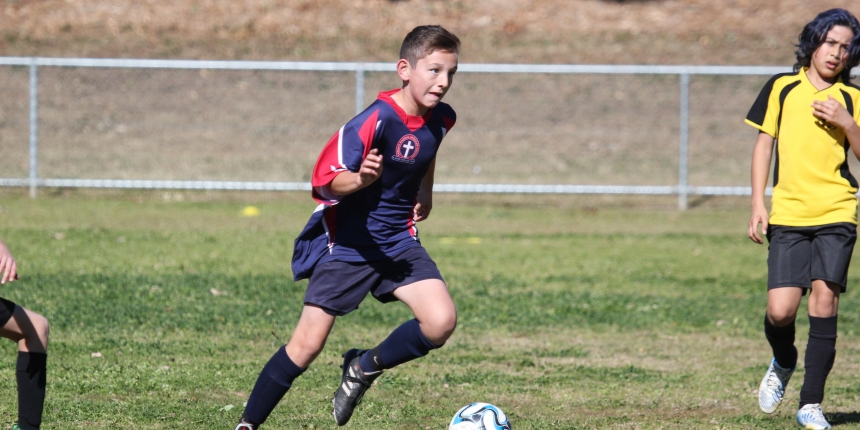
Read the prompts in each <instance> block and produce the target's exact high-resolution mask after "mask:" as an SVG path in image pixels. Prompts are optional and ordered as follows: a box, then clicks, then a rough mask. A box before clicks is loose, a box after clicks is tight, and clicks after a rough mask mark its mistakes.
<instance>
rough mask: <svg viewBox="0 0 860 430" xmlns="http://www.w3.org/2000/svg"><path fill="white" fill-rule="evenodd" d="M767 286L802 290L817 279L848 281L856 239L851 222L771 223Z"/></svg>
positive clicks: (854, 227)
mask: <svg viewBox="0 0 860 430" xmlns="http://www.w3.org/2000/svg"><path fill="white" fill-rule="evenodd" d="M767 240H768V242H769V245H768V251H769V252H768V256H767V289H768V290H770V289H773V288H781V287H800V288H803V289H804V290H803V293H804V294H806V290H807V289H809V288H812V281H813V280H816V279H819V280H822V281H827V282H833V283H836V284H839V285H841V286H842V292H843V293H844V292H845V285H846V284H847V282H848V264H849V263H851V254H852V253H853V252H854V242H856V241H857V226H856V225H854V224H851V223H836V224H825V225H817V226H811V227H786V226H781V225H771V226H770V227H768V229H767Z"/></svg>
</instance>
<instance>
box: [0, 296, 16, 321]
mask: <svg viewBox="0 0 860 430" xmlns="http://www.w3.org/2000/svg"><path fill="white" fill-rule="evenodd" d="M12 312H15V303H12V302H10V301H9V300H6V299H4V298H3V297H0V327H3V326H4V325H6V323H7V322H9V320H10V319H12Z"/></svg>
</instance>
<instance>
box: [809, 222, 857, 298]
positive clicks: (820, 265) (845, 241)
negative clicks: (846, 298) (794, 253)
mask: <svg viewBox="0 0 860 430" xmlns="http://www.w3.org/2000/svg"><path fill="white" fill-rule="evenodd" d="M856 241H857V226H856V225H854V224H850V223H838V224H828V225H823V226H820V227H817V228H816V231H815V235H814V237H813V239H812V261H811V267H810V277H811V278H812V279H813V280H815V279H820V280H822V281H827V282H833V283H836V284H839V285H840V286H841V287H842V288H841V292H843V293H844V292H845V287H846V283H847V281H848V265H849V264H850V263H851V255H852V254H853V253H854V243H855V242H856Z"/></svg>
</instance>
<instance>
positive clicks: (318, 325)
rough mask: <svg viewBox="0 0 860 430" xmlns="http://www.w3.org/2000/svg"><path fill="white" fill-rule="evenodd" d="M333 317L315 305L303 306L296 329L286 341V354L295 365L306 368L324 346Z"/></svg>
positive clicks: (332, 324)
mask: <svg viewBox="0 0 860 430" xmlns="http://www.w3.org/2000/svg"><path fill="white" fill-rule="evenodd" d="M334 321H335V317H334V316H332V315H329V314H327V313H326V312H325V311H324V310H322V309H320V308H318V307H316V306H305V307H304V309H303V310H302V315H301V317H299V322H298V324H296V329H295V331H293V335H292V336H291V337H290V341H289V342H287V346H286V349H287V355H289V356H290V358H291V359H292V360H293V363H296V365H297V366H299V367H301V368H303V369H306V368H307V367H308V366H310V364H311V363H312V362H313V361H314V360H315V359H316V358H317V356H318V355H319V354H320V352H322V350H323V348H324V347H325V342H326V339H328V335H329V333H331V329H332V327H334Z"/></svg>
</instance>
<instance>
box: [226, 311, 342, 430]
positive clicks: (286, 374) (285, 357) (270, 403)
mask: <svg viewBox="0 0 860 430" xmlns="http://www.w3.org/2000/svg"><path fill="white" fill-rule="evenodd" d="M334 321H335V317H334V316H333V315H329V314H328V313H326V312H325V311H324V310H322V309H321V308H319V307H316V306H305V307H304V309H303V310H302V315H301V317H300V318H299V323H298V324H297V326H296V330H295V331H294V332H293V335H292V336H291V337H290V341H289V342H288V343H287V344H286V345H284V346H283V347H281V348H278V350H277V351H276V352H275V354H274V355H273V356H272V358H271V359H269V362H268V363H266V366H265V367H263V371H262V372H260V376H259V377H258V378H257V382H256V383H255V384H254V389H253V390H252V391H251V396H250V397H249V398H248V404H247V406H245V412H244V413H243V414H242V419H241V420H240V421H239V424H237V426H236V430H254V429H256V428H257V426H259V425H261V424H263V422H265V421H266V419H267V418H268V417H269V415H270V414H271V413H272V411H273V410H274V409H275V406H277V405H278V402H280V401H281V398H283V397H284V395H285V394H287V391H289V389H290V387H291V386H292V384H293V381H294V380H295V379H296V378H298V377H299V376H301V374H302V373H303V372H304V371H305V370H306V369H307V368H308V366H310V364H311V363H312V362H313V361H314V359H315V358H316V357H317V356H318V355H319V353H320V352H321V351H322V350H323V347H324V346H325V341H326V339H327V338H328V335H329V332H331V328H332V327H333V326H334Z"/></svg>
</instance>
